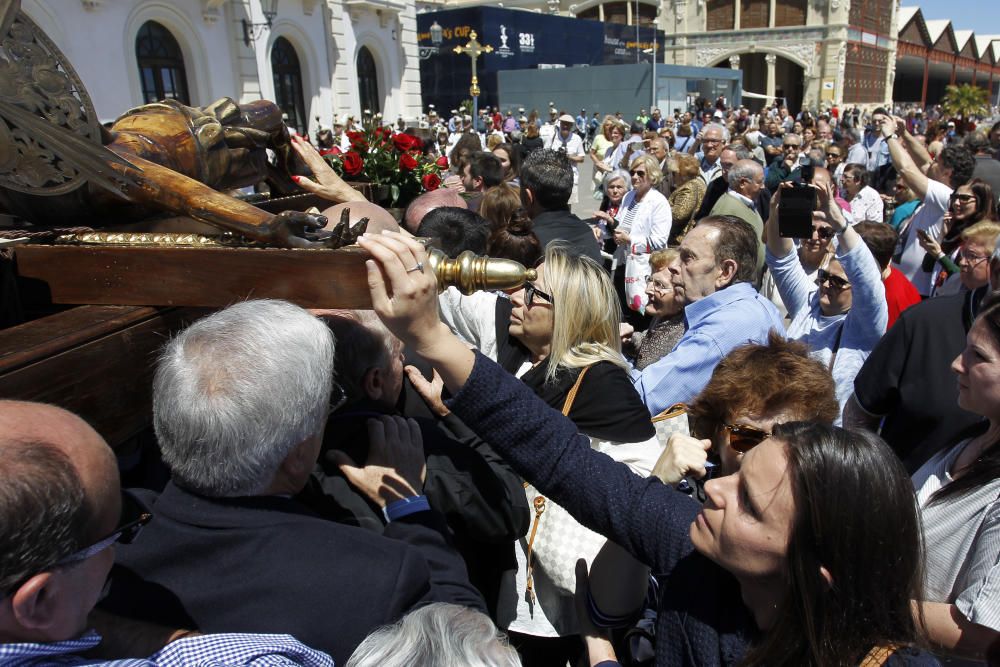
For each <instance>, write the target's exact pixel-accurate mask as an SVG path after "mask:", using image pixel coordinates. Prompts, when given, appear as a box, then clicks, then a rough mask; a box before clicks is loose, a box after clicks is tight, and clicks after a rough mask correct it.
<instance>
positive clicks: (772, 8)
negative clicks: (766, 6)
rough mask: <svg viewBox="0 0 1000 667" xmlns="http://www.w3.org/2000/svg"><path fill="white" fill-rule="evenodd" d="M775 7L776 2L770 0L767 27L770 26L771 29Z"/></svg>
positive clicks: (775, 0)
mask: <svg viewBox="0 0 1000 667" xmlns="http://www.w3.org/2000/svg"><path fill="white" fill-rule="evenodd" d="M777 5H778V2H777V0H771V9H770V10H769V11H768V14H767V25H768V26H770V27H771V28H773V27H774V11H775V10H776V9H777V8H778V7H777Z"/></svg>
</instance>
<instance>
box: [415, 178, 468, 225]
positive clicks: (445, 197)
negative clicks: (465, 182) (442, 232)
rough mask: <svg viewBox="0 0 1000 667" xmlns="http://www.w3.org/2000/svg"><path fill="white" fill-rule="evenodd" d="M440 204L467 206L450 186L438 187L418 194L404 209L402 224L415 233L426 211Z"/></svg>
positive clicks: (438, 206) (440, 205) (439, 206)
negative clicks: (404, 215) (404, 214)
mask: <svg viewBox="0 0 1000 667" xmlns="http://www.w3.org/2000/svg"><path fill="white" fill-rule="evenodd" d="M442 206H456V207H459V208H468V206H467V205H466V203H465V200H464V199H462V195H460V194H458V192H456V191H455V190H452V189H451V188H438V189H437V190H431V191H430V192H425V193H424V194H422V195H420V196H419V197H417V198H416V199H414V200H413V201H412V202H410V205H409V207H407V209H406V217H405V218H404V219H403V226H404V227H406V230H407V231H408V232H410V233H411V234H416V233H417V229H418V228H419V227H420V222H421V221H422V220H423V219H424V216H425V215H427V213H428V212H430V211H433V210H434V209H436V208H441V207H442Z"/></svg>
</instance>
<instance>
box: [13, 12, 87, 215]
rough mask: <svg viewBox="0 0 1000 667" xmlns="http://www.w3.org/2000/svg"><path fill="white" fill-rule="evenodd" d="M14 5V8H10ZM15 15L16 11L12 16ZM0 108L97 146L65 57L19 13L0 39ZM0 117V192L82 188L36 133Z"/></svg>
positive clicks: (73, 169) (71, 168)
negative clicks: (23, 113) (2, 105)
mask: <svg viewBox="0 0 1000 667" xmlns="http://www.w3.org/2000/svg"><path fill="white" fill-rule="evenodd" d="M17 4H18V3H14V7H16V6H17ZM15 11H16V10H15ZM0 40H2V41H0V102H4V103H7V104H9V105H13V106H16V107H18V108H19V109H21V110H24V111H27V112H29V113H30V114H32V115H33V116H35V117H36V118H38V119H39V120H42V119H44V120H45V121H47V122H48V123H50V124H52V125H54V126H57V127H60V128H64V129H66V130H69V131H70V132H72V133H73V134H74V135H76V136H77V137H79V138H82V139H84V140H86V141H90V142H93V144H94V145H95V146H97V147H99V146H100V145H101V141H100V136H101V134H100V125H99V123H98V119H97V113H96V112H95V110H94V106H93V104H92V103H91V100H90V96H89V95H88V94H87V91H86V90H85V89H84V87H83V82H82V81H80V78H79V77H78V76H77V74H76V72H75V71H74V70H73V68H72V66H71V65H70V64H69V61H68V60H67V59H66V57H65V56H64V55H63V54H62V53H61V52H60V51H59V49H58V47H56V45H55V44H53V43H52V41H51V40H49V38H48V37H46V36H45V33H43V32H42V30H41V29H40V28H39V27H38V26H37V25H36V24H35V23H34V22H33V21H32V20H31V19H30V18H28V16H27V15H25V14H24V12H20V11H17V12H16V14H15V15H14V18H13V21H12V23H11V24H10V29H9V30H8V31H7V32H6V34H0ZM11 115H12V114H8V113H2V112H0V186H3V187H6V188H9V189H11V190H15V191H18V192H26V193H31V194H37V195H58V194H63V193H66V192H71V191H73V190H75V189H76V188H78V187H80V186H81V185H83V184H84V183H85V182H86V177H85V176H84V175H83V174H81V173H80V171H79V170H78V169H77V166H76V165H74V164H72V163H71V162H69V161H67V160H65V159H62V158H61V157H60V155H58V153H57V152H56V150H53V147H52V146H49V145H46V143H43V142H41V141H39V137H38V135H37V134H36V133H34V132H31V131H29V129H28V128H26V127H24V126H23V124H21V123H18V122H16V121H15V120H14V119H13V118H11Z"/></svg>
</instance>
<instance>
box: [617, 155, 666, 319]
mask: <svg viewBox="0 0 1000 667" xmlns="http://www.w3.org/2000/svg"><path fill="white" fill-rule="evenodd" d="M629 174H630V175H631V176H632V190H630V191H629V192H628V193H626V195H625V198H624V199H623V200H622V204H621V207H620V208H619V209H618V214H617V215H616V216H615V219H616V220H617V221H618V224H617V225H616V226H615V230H614V240H615V244H616V245H617V246H618V249H617V250H616V251H615V259H617V260H618V268H616V269H615V287H616V288H617V289H619V290H620V291H619V296H620V297H621V298H622V305H623V307H624V308H625V309H626V310H625V312H626V313H627V314H629V313H638V314H639V315H640V317H639V318H637V317H635V315H632V316H631V317H629V318H628V319H631V320H633V321H636V322H638V321H640V320H641V313H642V312H643V310H644V309H645V307H646V299H645V297H644V296H641V295H638V294H637V293H636V291H635V290H633V291H632V296H631V298H629V297H628V296H627V290H626V288H625V269H626V264H627V263H628V262H632V263H633V264H634V263H639V264H641V265H645V268H646V270H645V271H644V272H641V273H642V275H649V255H650V253H652V252H653V251H655V250H659V249H660V248H665V247H667V239H668V237H669V236H670V228H671V224H672V221H673V217H672V214H671V209H670V204H669V203H668V202H667V198H666V197H664V196H663V195H662V194H661V193H660V191H659V190H657V189H656V186H657V185H659V184H660V181H662V180H663V172H662V171H660V163H659V161H658V160H657V159H656V158H655V157H653V156H652V155H650V154H649V153H644V154H642V155H640V156H639V157H637V158H635V159H634V160H632V163H631V164H630V165H629Z"/></svg>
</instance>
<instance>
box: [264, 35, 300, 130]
mask: <svg viewBox="0 0 1000 667" xmlns="http://www.w3.org/2000/svg"><path fill="white" fill-rule="evenodd" d="M271 74H272V75H273V76H274V101H275V103H276V104H277V105H278V107H279V108H280V109H281V111H282V112H283V113H284V115H285V116H286V120H285V124H286V125H288V127H290V128H292V129H294V130H295V131H296V132H298V133H299V134H301V135H303V136H305V134H306V131H307V126H308V122H307V121H306V105H305V103H304V102H303V101H302V70H301V69H300V68H299V57H298V55H296V53H295V47H294V46H292V43H291V42H289V41H288V40H287V39H285V38H284V37H279V38H278V39H276V40H274V46H272V47H271Z"/></svg>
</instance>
